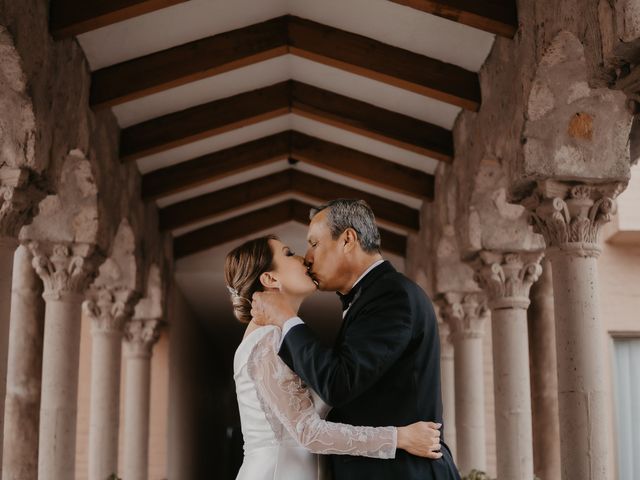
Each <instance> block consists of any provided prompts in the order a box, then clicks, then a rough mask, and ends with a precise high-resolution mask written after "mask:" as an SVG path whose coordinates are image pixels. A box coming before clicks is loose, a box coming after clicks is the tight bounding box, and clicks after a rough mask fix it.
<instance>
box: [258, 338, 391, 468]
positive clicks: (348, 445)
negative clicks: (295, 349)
mask: <svg viewBox="0 0 640 480" xmlns="http://www.w3.org/2000/svg"><path fill="white" fill-rule="evenodd" d="M279 340H280V330H279V329H274V330H273V331H271V332H269V333H267V334H265V335H264V337H262V338H261V339H260V340H259V341H258V342H257V343H256V345H255V346H254V347H253V349H252V351H251V354H250V355H249V359H248V360H247V371H248V373H249V376H250V377H251V379H252V380H253V382H254V383H255V386H256V391H257V394H258V399H259V401H260V405H261V406H262V409H263V411H264V413H265V416H266V418H267V420H268V422H269V424H270V425H271V428H272V430H273V432H274V433H275V435H276V438H277V439H278V440H282V437H283V434H284V430H286V432H288V433H289V435H291V436H292V437H293V438H295V439H296V441H297V442H298V443H299V444H300V445H302V446H303V447H305V448H307V449H308V450H310V451H311V452H313V453H318V454H333V455H357V456H364V457H373V458H385V459H387V458H395V453H396V445H397V430H396V428H395V427H355V426H352V425H345V424H342V423H333V422H328V421H326V420H323V419H322V418H320V416H319V415H318V413H317V412H316V410H315V409H314V405H313V398H312V396H311V392H310V391H309V389H308V388H307V387H306V386H305V385H304V383H303V382H302V380H301V379H300V377H298V375H296V374H295V373H294V372H292V371H291V370H290V369H289V367H287V365H285V363H284V362H283V361H282V360H281V359H280V358H279V357H278V354H277V346H278V344H279Z"/></svg>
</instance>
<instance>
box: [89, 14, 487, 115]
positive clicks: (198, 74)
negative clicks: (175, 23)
mask: <svg viewBox="0 0 640 480" xmlns="http://www.w3.org/2000/svg"><path fill="white" fill-rule="evenodd" d="M286 53H292V54H294V55H298V56H301V57H304V58H308V59H311V60H314V61H316V62H320V63H323V64H325V65H330V66H332V67H336V68H340V69H342V70H346V71H348V72H351V73H355V74H358V75H362V76H365V77H368V78H373V79H375V80H378V81H381V82H384V83H387V84H390V85H393V86H396V87H399V88H403V89H406V90H410V91H412V92H416V93H419V94H422V95H426V96H429V97H432V98H436V99H438V100H441V101H444V102H447V103H451V104H453V105H458V106H460V107H463V108H466V109H469V110H477V109H478V108H479V106H480V82H479V80H478V75H477V74H476V73H474V72H470V71H468V70H465V69H463V68H461V67H458V66H455V65H451V64H448V63H445V62H442V61H439V60H435V59H432V58H429V57H426V56H424V55H420V54H417V53H414V52H411V51H408V50H403V49H401V48H398V47H393V46H390V45H386V44H384V43H382V42H379V41H377V40H373V39H370V38H367V37H363V36H361V35H356V34H353V33H350V32H346V31H344V30H339V29H336V28H333V27H329V26H326V25H322V24H320V23H316V22H312V21H309V20H305V19H302V18H298V17H293V16H288V15H287V16H283V17H278V18H274V19H272V20H269V21H266V22H262V23H258V24H255V25H251V26H248V27H244V28H240V29H237V30H232V31H229V32H225V33H221V34H218V35H214V36H212V37H208V38H204V39H201V40H196V41H194V42H190V43H187V44H184V45H180V46H177V47H173V48H170V49H167V50H163V51H160V52H157V53H152V54H150V55H146V56H144V57H140V58H136V59H133V60H130V61H127V62H124V63H120V64H117V65H112V66H110V67H106V68H103V69H100V70H97V71H96V72H94V73H93V75H92V84H91V95H90V101H91V105H92V106H93V107H94V108H100V107H107V106H112V105H117V104H120V103H123V102H127V101H130V100H134V99H136V98H140V97H142V96H145V95H149V94H152V93H155V92H159V91H163V90H167V89H169V88H173V87H176V86H178V85H183V84H185V83H188V82H192V81H194V80H198V79H202V78H207V77H210V76H213V75H217V74H219V73H223V72H226V71H229V70H232V69H235V68H239V67H242V66H246V65H250V64H253V63H257V62H260V61H263V60H266V59H269V58H273V57H276V56H280V55H285V54H286Z"/></svg>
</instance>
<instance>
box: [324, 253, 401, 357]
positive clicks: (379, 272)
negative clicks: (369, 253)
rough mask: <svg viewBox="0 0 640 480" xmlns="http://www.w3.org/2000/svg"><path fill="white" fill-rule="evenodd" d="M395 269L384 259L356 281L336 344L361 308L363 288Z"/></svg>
mask: <svg viewBox="0 0 640 480" xmlns="http://www.w3.org/2000/svg"><path fill="white" fill-rule="evenodd" d="M395 271H396V270H395V268H393V265H391V263H389V261H388V260H385V261H384V262H382V263H381V264H380V265H378V266H377V267H376V268H374V269H373V270H371V271H370V272H369V273H367V274H366V275H365V276H364V278H362V279H361V280H360V282H358V285H357V287H358V293H357V294H356V296H355V297H354V299H353V301H352V302H351V306H350V307H349V310H348V311H347V314H346V315H345V316H344V319H343V320H342V325H341V326H340V331H339V332H338V336H337V337H336V342H335V344H336V345H338V344H340V343H341V342H342V340H343V339H344V334H345V331H346V329H347V326H348V324H349V323H350V321H351V319H352V318H353V317H354V316H356V315H357V312H358V311H359V310H360V308H362V305H361V304H360V303H361V301H362V300H361V299H362V297H366V295H365V290H367V288H370V287H371V286H372V285H373V284H374V283H375V282H376V281H377V280H378V279H379V278H380V277H382V276H383V275H384V274H385V273H389V272H395Z"/></svg>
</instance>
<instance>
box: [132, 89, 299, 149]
mask: <svg viewBox="0 0 640 480" xmlns="http://www.w3.org/2000/svg"><path fill="white" fill-rule="evenodd" d="M290 90H291V87H290V85H289V83H288V82H283V83H278V84H275V85H272V86H270V87H266V88H261V89H259V90H253V91H251V92H246V93H241V94H239V95H234V96H232V97H227V98H223V99H221V100H216V101H213V102H209V103H205V104H203V105H198V106H195V107H191V108H188V109H186V110H182V111H180V112H175V113H170V114H168V115H164V116H162V117H158V118H154V119H153V120H148V121H146V122H143V123H139V124H137V125H133V126H131V127H128V128H125V129H124V130H122V132H121V133H120V158H121V159H122V160H125V161H126V160H134V159H136V158H140V157H144V156H146V155H151V154H153V153H157V152H161V151H164V150H168V149H170V148H174V147H178V146H180V145H184V144H186V143H190V142H194V141H196V140H200V139H202V138H206V137H209V136H211V135H217V134H220V133H223V132H227V131H229V130H233V129H236V128H240V127H244V126H246V125H250V124H253V123H257V122H261V121H263V120H268V119H270V118H274V117H277V116H279V115H283V114H285V113H288V112H289V111H290V108H289V97H290V93H289V92H290Z"/></svg>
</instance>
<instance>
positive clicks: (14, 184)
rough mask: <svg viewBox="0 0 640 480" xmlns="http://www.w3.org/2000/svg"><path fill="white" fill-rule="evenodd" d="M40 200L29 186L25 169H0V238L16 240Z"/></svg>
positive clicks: (35, 190) (38, 195) (36, 192)
mask: <svg viewBox="0 0 640 480" xmlns="http://www.w3.org/2000/svg"><path fill="white" fill-rule="evenodd" d="M41 198H42V195H41V194H40V193H39V192H38V190H37V189H35V188H33V187H32V186H30V185H29V172H28V171H27V170H26V169H22V168H11V167H8V166H2V167H0V237H1V236H5V237H12V238H17V237H18V233H19V232H20V229H21V228H22V226H23V225H24V224H26V223H27V222H29V221H30V218H31V216H32V215H33V209H34V207H35V205H37V204H38V202H39V201H40V199H41Z"/></svg>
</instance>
